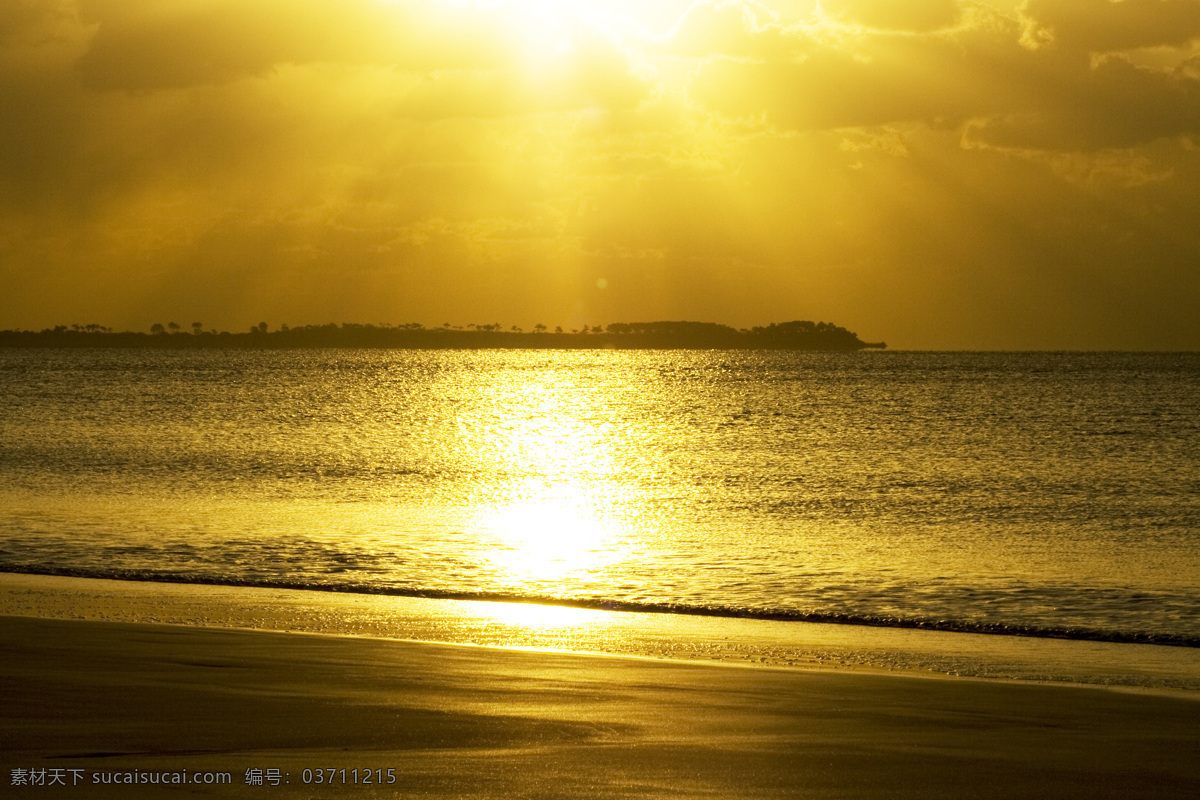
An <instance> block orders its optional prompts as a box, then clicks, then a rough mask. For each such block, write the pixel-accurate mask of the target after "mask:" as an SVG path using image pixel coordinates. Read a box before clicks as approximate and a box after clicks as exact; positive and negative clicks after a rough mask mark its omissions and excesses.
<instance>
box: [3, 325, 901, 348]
mask: <svg viewBox="0 0 1200 800" xmlns="http://www.w3.org/2000/svg"><path fill="white" fill-rule="evenodd" d="M190 327H191V329H192V330H191V331H190V332H185V331H184V330H183V329H182V327H181V326H180V325H179V324H178V323H175V322H169V323H167V324H166V325H165V326H164V325H163V324H162V323H158V322H156V323H154V324H153V325H151V326H150V332H149V333H140V332H134V331H124V332H114V331H112V330H111V329H110V328H105V327H103V326H101V325H72V326H70V327H68V326H66V325H59V326H57V327H55V328H47V329H45V330H42V331H23V330H6V331H0V347H148V348H158V349H181V350H182V349H209V348H211V349H220V348H228V349H291V348H319V347H342V348H395V349H414V350H454V349H459V350H468V349H470V350H477V349H493V348H500V349H530V350H600V349H617V350H809V351H817V352H853V351H856V350H864V349H867V348H875V349H882V348H885V347H887V345H886V344H885V343H883V342H864V341H862V340H861V339H859V338H858V336H857V334H854V333H852V332H850V331H848V330H846V329H845V328H841V327H838V326H837V325H833V324H831V323H828V322H807V321H794V322H779V323H772V324H770V325H767V326H766V327H755V328H749V329H746V328H743V329H740V330H739V329H736V328H731V327H729V326H728V325H720V324H718V323H715V322H682V321H681V322H614V323H613V324H611V325H609V326H607V327H605V328H601V327H600V326H599V325H594V326H587V325H584V326H583V327H582V328H581V329H579V330H575V331H570V332H564V331H563V329H562V328H561V327H556V328H555V329H554V331H553V332H551V331H550V330H549V329H548V328H547V327H546V326H545V325H544V324H542V323H538V324H537V325H535V326H534V328H533V330H532V331H528V332H526V331H523V330H522V329H521V328H520V327H518V326H516V325H513V326H512V327H511V328H510V329H509V330H504V328H503V327H502V326H501V325H500V323H489V324H484V325H467V326H465V328H466V329H465V330H464V329H463V326H452V325H451V324H450V323H448V322H447V323H446V324H445V325H443V326H441V327H439V328H426V327H424V326H422V325H420V324H419V323H415V322H414V323H408V324H404V325H387V324H380V325H370V324H358V323H349V322H346V323H342V324H340V325H338V324H334V323H330V324H327V325H305V326H302V327H289V326H287V325H281V326H280V327H279V328H278V329H277V330H274V331H272V330H270V329H269V326H268V325H267V323H266V322H260V323H258V324H257V325H252V326H251V327H250V329H249V330H248V331H247V332H245V333H230V332H228V331H222V332H220V333H218V332H217V331H216V330H208V331H206V330H204V326H203V324H202V323H200V322H193V323H192V324H191V326H190Z"/></svg>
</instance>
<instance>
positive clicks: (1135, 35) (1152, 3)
mask: <svg viewBox="0 0 1200 800" xmlns="http://www.w3.org/2000/svg"><path fill="white" fill-rule="evenodd" d="M1021 15H1022V17H1023V18H1024V19H1025V21H1026V25H1027V35H1026V38H1027V40H1028V41H1030V42H1031V43H1039V44H1041V43H1048V44H1053V45H1054V46H1057V47H1062V48H1067V49H1077V50H1083V51H1092V52H1109V51H1114V50H1128V49H1132V48H1139V47H1158V46H1162V45H1183V44H1186V43H1188V42H1189V41H1191V40H1193V39H1196V38H1197V37H1200V2H1197V0H1119V1H1118V2H1114V0H1025V2H1024V3H1022V5H1021Z"/></svg>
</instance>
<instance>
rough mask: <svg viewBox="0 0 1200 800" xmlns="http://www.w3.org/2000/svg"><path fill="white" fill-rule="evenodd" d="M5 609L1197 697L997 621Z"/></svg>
mask: <svg viewBox="0 0 1200 800" xmlns="http://www.w3.org/2000/svg"><path fill="white" fill-rule="evenodd" d="M0 615H4V616H21V617H32V618H44V619H75V620H90V621H98V622H128V623H149V624H169V625H185V626H193V627H211V628H235V629H245V630H260V631H285V632H294V633H317V634H329V635H334V636H359V637H367V638H378V639H387V640H403V641H413V642H433V643H444V644H462V645H475V646H481V647H499V648H509V649H525V650H534V651H547V652H565V653H581V654H594V655H609V656H630V657H641V658H650V659H668V660H671V661H677V662H701V663H727V664H744V665H753V666H762V667H785V668H795V669H805V670H833V671H851V672H855V673H869V672H870V673H882V674H892V675H897V674H911V675H917V676H924V677H942V678H946V677H957V678H980V679H988V680H1003V681H1017V682H1026V683H1033V684H1067V685H1083V686H1099V687H1106V688H1111V689H1121V690H1128V691H1134V692H1137V693H1156V694H1163V695H1171V696H1179V697H1184V698H1195V699H1200V650H1197V649H1195V648H1179V647H1169V646H1160V645H1146V644H1114V643H1107V642H1089V641H1073V640H1056V639H1035V638H1028V637H1009V636H998V635H994V634H971V633H956V632H955V633H950V632H942V631H927V630H913V629H898V628H897V629H892V628H871V627H865V626H857V625H837V624H829V623H808V622H776V621H770V620H753V619H739V618H718V617H690V616H684V615H672V614H655V613H646V612H626V611H602V610H593V609H581V608H574V607H565V606H542V605H531V604H522V603H506V602H494V601H472V600H444V599H424V598H412V597H397V596H388V595H354V594H344V593H328V592H316V591H304V590H292V589H266V588H255V587H229V586H220V585H207V584H176V583H153V582H140V581H119V580H104V579H96V578H75V577H59V576H43V575H29V574H23V573H0Z"/></svg>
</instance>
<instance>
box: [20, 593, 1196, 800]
mask: <svg viewBox="0 0 1200 800" xmlns="http://www.w3.org/2000/svg"><path fill="white" fill-rule="evenodd" d="M0 643H2V644H0V650H2V651H3V653H4V654H5V656H4V658H3V659H2V660H0V673H2V674H0V703H2V707H3V709H4V713H3V717H2V718H3V724H2V726H0V752H3V754H4V762H5V763H4V765H3V768H4V773H5V774H4V778H3V780H4V783H5V784H6V786H8V787H9V788H10V789H11V794H9V796H14V797H20V796H24V795H25V794H28V795H30V796H34V795H38V794H41V793H43V792H46V791H49V789H48V788H41V789H39V788H36V787H33V786H20V785H13V782H14V780H16V781H20V780H23V779H29V778H30V777H32V776H34V775H38V774H40V775H41V776H42V779H44V780H46V781H47V782H50V781H51V780H54V779H57V780H61V781H62V782H63V783H65V784H66V786H57V787H54V791H55V796H63V797H69V796H78V797H130V796H135V797H141V796H144V797H160V796H168V797H169V796H174V795H176V794H178V795H179V796H219V797H226V796H255V797H269V796H280V797H282V796H296V797H471V798H474V797H537V798H542V797H545V798H573V797H578V798H598V797H599V798H608V797H612V798H616V797H622V798H625V797H628V798H654V797H664V798H665V797H679V798H685V797H686V798H692V797H695V798H699V797H706V798H707V797H711V798H731V797H747V798H750V797H754V798H776V797H779V798H782V797H812V798H884V797H889V798H891V797H895V798H930V797H982V798H991V797H995V798H1014V797H1079V798H1085V797H1086V798H1102V797H1112V798H1131V797H1164V798H1165V797H1186V796H1195V795H1196V794H1197V792H1200V759H1197V757H1196V755H1197V746H1198V742H1200V733H1198V732H1200V703H1198V702H1196V701H1194V700H1189V699H1186V698H1180V697H1168V696H1160V695H1154V694H1146V693H1131V692H1117V691H1112V690H1105V689H1097V688H1085V687H1062V686H1041V685H1031V684H1021V683H1010V682H1002V681H977V680H956V679H934V678H920V677H909V676H888V675H873V674H855V673H847V672H838V671H811V670H800V669H773V668H765V667H739V666H730V665H708V664H695V663H687V662H678V661H664V660H651V659H635V658H619V657H605V656H593V655H581V654H572V653H551V652H534V651H522V650H512V649H496V648H481V647H464V646H453V645H445V644H431V643H415V642H403V641H388V640H381V639H374V638H365V637H347V636H328V635H311V634H294V633H279V632H266V631H248V630H234V629H214V628H202V627H193V626H181V625H150V624H132V623H112V622H95V621H70V620H50V619H39V618H30V617H12V616H9V617H2V618H0ZM39 770H45V771H46V772H44V773H38V772H37V771H39ZM185 770H186V771H187V775H186V777H187V778H188V780H190V781H195V780H198V779H199V780H226V779H225V778H218V777H213V776H210V775H205V773H206V772H214V773H227V774H228V778H227V780H228V781H229V783H227V784H226V783H223V784H220V785H203V784H196V783H191V784H189V785H178V786H168V787H163V786H156V785H150V784H149V783H148V781H149V780H151V776H152V775H153V774H158V775H160V776H161V775H162V774H163V773H168V774H173V775H176V776H177V775H180V774H182V773H183V771H185ZM306 770H307V772H306ZM355 770H357V772H355ZM366 770H370V771H371V772H370V775H371V779H372V781H373V782H372V783H370V784H366V783H364V776H365V774H366V772H365V771H366ZM389 771H390V772H389ZM111 776H118V777H116V778H115V780H133V781H139V783H136V784H134V785H126V784H108V785H105V784H103V783H100V784H97V783H95V781H104V780H112V779H114V778H113V777H111ZM197 776H203V777H200V778H198V777H197ZM260 776H261V780H262V785H257V782H258V781H259V780H260ZM247 778H249V780H250V781H251V782H250V783H247ZM167 779H178V778H175V777H171V778H167ZM318 780H322V781H323V783H321V784H318V783H317V781H318ZM275 781H278V785H273V784H274V782H275ZM306 781H307V782H306ZM392 781H394V782H392ZM72 783H74V784H75V785H74V786H73V787H72V786H71V784H72Z"/></svg>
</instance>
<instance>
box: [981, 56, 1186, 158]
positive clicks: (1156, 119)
mask: <svg viewBox="0 0 1200 800" xmlns="http://www.w3.org/2000/svg"><path fill="white" fill-rule="evenodd" d="M1058 77H1059V78H1060V80H1059V81H1058V82H1056V83H1050V87H1051V88H1050V89H1049V90H1048V91H1047V92H1046V95H1045V96H1044V97H1043V98H1041V100H1042V102H1041V103H1039V104H1037V105H1036V106H1032V107H1030V108H1029V109H1027V110H1018V109H1014V110H1012V111H1015V113H1008V114H1004V113H1001V114H996V115H994V116H992V117H990V118H988V119H986V120H980V121H978V122H976V123H973V124H972V125H971V126H970V129H969V130H968V133H967V136H966V137H965V138H966V141H968V142H970V143H974V144H982V143H985V144H989V145H994V146H999V147H1009V148H1032V149H1039V150H1064V151H1069V150H1097V149H1105V148H1131V147H1137V146H1139V145H1145V144H1148V143H1150V142H1153V141H1155V140H1156V139H1161V138H1167V137H1176V136H1194V135H1197V134H1200V81H1198V80H1196V79H1195V78H1192V77H1187V76H1186V75H1185V74H1182V73H1180V72H1167V71H1164V70H1158V69H1149V68H1146V67H1139V66H1136V65H1134V64H1132V63H1130V62H1129V61H1128V60H1126V59H1124V58H1121V57H1119V56H1111V57H1108V58H1104V59H1102V60H1100V61H1099V62H1098V63H1097V64H1095V65H1094V66H1089V67H1087V68H1084V69H1079V70H1077V71H1069V72H1063V73H1062V74H1060V75H1059V76H1058ZM1022 111H1023V113H1022Z"/></svg>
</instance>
